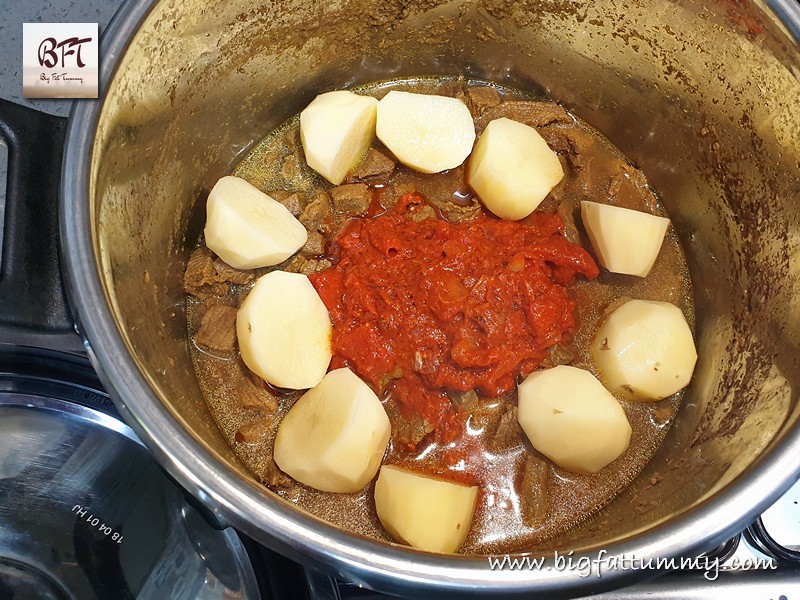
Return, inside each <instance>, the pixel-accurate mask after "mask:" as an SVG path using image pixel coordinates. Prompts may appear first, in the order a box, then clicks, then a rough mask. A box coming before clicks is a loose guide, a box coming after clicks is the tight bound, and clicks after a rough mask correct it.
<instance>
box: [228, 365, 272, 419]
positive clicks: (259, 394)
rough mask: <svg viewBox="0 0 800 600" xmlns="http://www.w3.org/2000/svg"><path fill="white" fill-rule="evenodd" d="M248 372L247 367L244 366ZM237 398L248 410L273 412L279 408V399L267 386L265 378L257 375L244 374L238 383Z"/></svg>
mask: <svg viewBox="0 0 800 600" xmlns="http://www.w3.org/2000/svg"><path fill="white" fill-rule="evenodd" d="M243 370H244V371H245V372H246V373H247V371H248V370H247V369H246V368H244V367H243ZM235 394H236V399H237V401H238V402H239V405H240V406H241V407H242V408H244V409H248V410H257V411H260V412H262V413H265V414H272V413H274V412H275V411H276V410H278V399H277V398H275V396H273V395H272V393H271V392H270V391H269V390H268V389H267V388H266V385H265V384H264V382H263V380H261V379H260V378H257V377H256V376H255V375H250V374H249V373H248V374H246V375H244V374H243V375H242V377H241V378H240V379H239V380H238V381H237V383H236V391H235Z"/></svg>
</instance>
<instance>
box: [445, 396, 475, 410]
mask: <svg viewBox="0 0 800 600" xmlns="http://www.w3.org/2000/svg"><path fill="white" fill-rule="evenodd" d="M447 397H448V398H450V402H452V403H453V404H454V405H455V406H456V407H458V410H459V411H463V412H467V413H469V412H472V411H473V410H474V409H475V407H476V406H477V404H478V401H479V400H478V394H477V392H475V390H469V391H468V392H460V391H456V390H448V392H447Z"/></svg>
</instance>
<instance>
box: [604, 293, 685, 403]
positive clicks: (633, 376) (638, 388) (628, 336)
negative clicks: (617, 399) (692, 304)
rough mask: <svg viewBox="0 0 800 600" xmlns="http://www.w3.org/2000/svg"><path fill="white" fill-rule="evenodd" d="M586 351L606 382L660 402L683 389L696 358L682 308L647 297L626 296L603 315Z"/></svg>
mask: <svg viewBox="0 0 800 600" xmlns="http://www.w3.org/2000/svg"><path fill="white" fill-rule="evenodd" d="M591 353H592V358H594V361H595V364H596V365H597V368H598V369H599V370H600V376H601V378H602V379H603V382H604V383H605V384H606V386H607V387H608V388H609V389H610V390H611V391H612V392H616V393H618V394H621V395H623V396H625V397H627V398H632V399H634V400H661V399H662V398H666V397H667V396H671V395H672V394H674V393H675V392H677V391H679V390H681V389H683V388H684V387H686V386H687V385H689V380H691V378H692V372H693V371H694V365H695V363H696V362H697V351H696V350H695V346H694V339H693V338H692V332H691V330H690V329H689V324H688V323H687V322H686V318H685V317H684V316H683V312H681V309H679V308H678V307H677V306H675V305H674V304H670V303H669V302H652V301H648V300H629V301H628V302H626V303H625V304H623V305H622V306H620V307H619V308H617V309H616V310H614V312H612V313H611V314H610V315H608V316H607V317H606V319H605V321H604V322H603V324H602V325H601V326H600V329H598V331H597V336H596V337H595V339H594V341H593V342H592V345H591Z"/></svg>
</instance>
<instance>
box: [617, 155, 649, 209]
mask: <svg viewBox="0 0 800 600" xmlns="http://www.w3.org/2000/svg"><path fill="white" fill-rule="evenodd" d="M620 163H621V164H620V165H619V170H618V172H617V173H616V174H615V175H612V177H611V180H610V181H609V184H608V195H609V197H610V198H613V199H614V203H615V204H617V205H618V206H621V207H623V208H632V209H634V210H636V207H639V206H640V205H641V204H644V205H645V207H647V210H649V211H650V212H652V213H657V212H658V199H657V198H656V196H655V194H654V193H653V191H652V190H651V189H650V186H649V185H648V184H647V179H646V178H645V176H644V173H642V172H641V171H640V170H639V169H637V168H636V167H633V166H631V165H629V164H627V163H624V162H622V161H620Z"/></svg>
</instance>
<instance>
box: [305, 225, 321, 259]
mask: <svg viewBox="0 0 800 600" xmlns="http://www.w3.org/2000/svg"><path fill="white" fill-rule="evenodd" d="M323 252H325V238H324V237H322V234H321V233H318V232H316V231H312V232H310V233H309V234H308V239H307V240H306V243H305V244H304V245H303V247H302V248H300V254H302V255H304V256H319V255H320V254H322V253H323Z"/></svg>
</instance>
